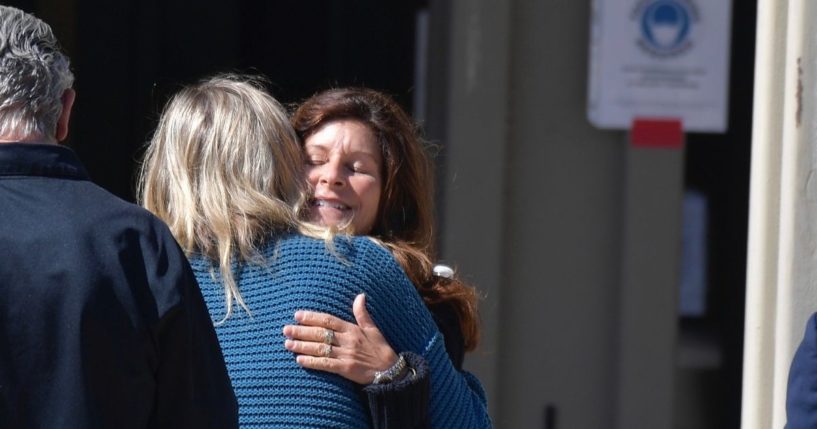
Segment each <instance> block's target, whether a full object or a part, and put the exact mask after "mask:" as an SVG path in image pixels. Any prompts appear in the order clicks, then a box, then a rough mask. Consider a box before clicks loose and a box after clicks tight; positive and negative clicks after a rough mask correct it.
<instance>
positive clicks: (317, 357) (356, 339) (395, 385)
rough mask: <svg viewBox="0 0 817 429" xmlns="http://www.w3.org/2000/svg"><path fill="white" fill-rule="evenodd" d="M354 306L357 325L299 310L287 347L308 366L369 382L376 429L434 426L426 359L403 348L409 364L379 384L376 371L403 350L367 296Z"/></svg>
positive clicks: (368, 396)
mask: <svg viewBox="0 0 817 429" xmlns="http://www.w3.org/2000/svg"><path fill="white" fill-rule="evenodd" d="M352 311H353V314H354V316H355V320H356V322H357V323H356V324H355V323H350V322H346V321H344V320H343V319H340V318H338V317H335V316H332V315H329V314H326V313H318V312H312V311H299V312H297V313H296V314H295V320H296V321H297V322H298V323H299V324H298V325H287V326H285V327H284V335H286V336H287V338H288V339H287V341H286V342H285V345H286V347H287V349H289V350H290V351H293V352H295V353H297V354H298V356H297V357H296V359H297V362H298V363H299V364H300V365H301V366H303V367H305V368H310V369H317V370H322V371H328V372H332V373H335V374H338V375H340V376H342V377H344V378H346V379H349V380H352V381H354V382H356V383H358V384H361V385H364V386H365V387H364V389H363V391H364V392H365V394H366V399H367V402H368V406H369V412H370V416H371V419H372V423H373V426H374V428H378V429H397V428H427V427H430V418H429V413H428V398H429V389H430V384H429V377H428V367H427V365H426V363H425V360H424V359H423V358H422V357H421V356H419V355H417V354H414V353H411V352H405V353H401V356H402V357H403V359H404V360H405V362H406V364H407V365H406V369H405V370H403V371H402V372H401V374H399V375H398V376H397V377H396V378H395V379H394V380H391V381H388V382H385V383H379V384H374V383H373V381H374V379H375V374H376V372H378V371H386V370H388V369H389V368H390V367H392V366H393V365H394V364H395V362H397V360H398V355H397V354H396V353H395V352H394V350H393V349H392V348H391V346H390V345H389V343H388V342H387V341H386V339H385V338H384V337H383V335H382V333H381V332H380V330H379V329H378V328H377V326H376V325H375V324H374V322H373V321H372V319H371V317H370V316H369V313H368V311H367V310H366V298H365V295H363V294H360V295H358V296H357V297H356V298H355V301H354V304H353V306H352ZM330 332H331V334H330ZM328 346H331V348H329V347H328Z"/></svg>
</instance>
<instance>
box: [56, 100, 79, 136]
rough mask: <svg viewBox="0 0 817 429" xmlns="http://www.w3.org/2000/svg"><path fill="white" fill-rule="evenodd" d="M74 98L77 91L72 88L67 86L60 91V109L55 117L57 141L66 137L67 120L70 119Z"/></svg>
mask: <svg viewBox="0 0 817 429" xmlns="http://www.w3.org/2000/svg"><path fill="white" fill-rule="evenodd" d="M75 98H77V93H76V91H74V90H73V89H72V88H68V89H66V90H65V92H63V93H62V98H61V100H62V111H61V112H60V117H59V118H58V119H57V132H56V134H55V137H56V138H57V141H58V142H61V141H63V140H65V138H66V137H68V122H69V120H70V119H71V108H72V107H74V99H75Z"/></svg>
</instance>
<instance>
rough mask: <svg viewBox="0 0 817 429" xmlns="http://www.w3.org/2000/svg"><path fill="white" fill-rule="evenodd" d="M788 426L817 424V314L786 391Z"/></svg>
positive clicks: (797, 427) (796, 357)
mask: <svg viewBox="0 0 817 429" xmlns="http://www.w3.org/2000/svg"><path fill="white" fill-rule="evenodd" d="M786 418H787V420H788V422H787V424H786V428H787V429H806V428H815V427H817V314H813V315H812V316H811V318H809V320H808V323H807V324H806V333H805V335H804V337H803V341H802V342H801V343H800V346H799V347H798V348H797V352H795V354H794V359H793V360H792V363H791V369H790V370H789V381H788V386H787V392H786Z"/></svg>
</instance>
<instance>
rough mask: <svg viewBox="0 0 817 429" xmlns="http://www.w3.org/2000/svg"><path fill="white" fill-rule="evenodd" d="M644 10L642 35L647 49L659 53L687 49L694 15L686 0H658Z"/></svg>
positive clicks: (669, 53) (677, 51)
mask: <svg viewBox="0 0 817 429" xmlns="http://www.w3.org/2000/svg"><path fill="white" fill-rule="evenodd" d="M642 11H643V13H642V14H641V36H642V37H643V43H644V44H645V45H646V46H644V47H645V48H646V49H648V50H650V51H651V52H653V53H655V54H658V55H673V54H677V53H680V52H682V51H684V50H686V48H687V47H688V46H689V33H690V27H691V25H692V16H691V14H690V11H689V9H688V8H687V5H686V4H685V3H684V2H681V1H678V0H657V1H654V2H652V3H650V4H649V5H647V6H646V7H644V8H643V9H642Z"/></svg>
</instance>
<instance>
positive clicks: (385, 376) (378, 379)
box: [372, 353, 406, 384]
mask: <svg viewBox="0 0 817 429" xmlns="http://www.w3.org/2000/svg"><path fill="white" fill-rule="evenodd" d="M405 370H406V358H404V357H403V354H402V353H401V354H399V355H398V357H397V362H395V363H394V365H392V366H391V367H390V368H389V369H387V370H385V371H375V373H374V380H373V381H372V384H383V383H388V382H390V381H392V380H394V379H395V378H397V377H398V376H400V375H401V374H402V373H403V371H405Z"/></svg>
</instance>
